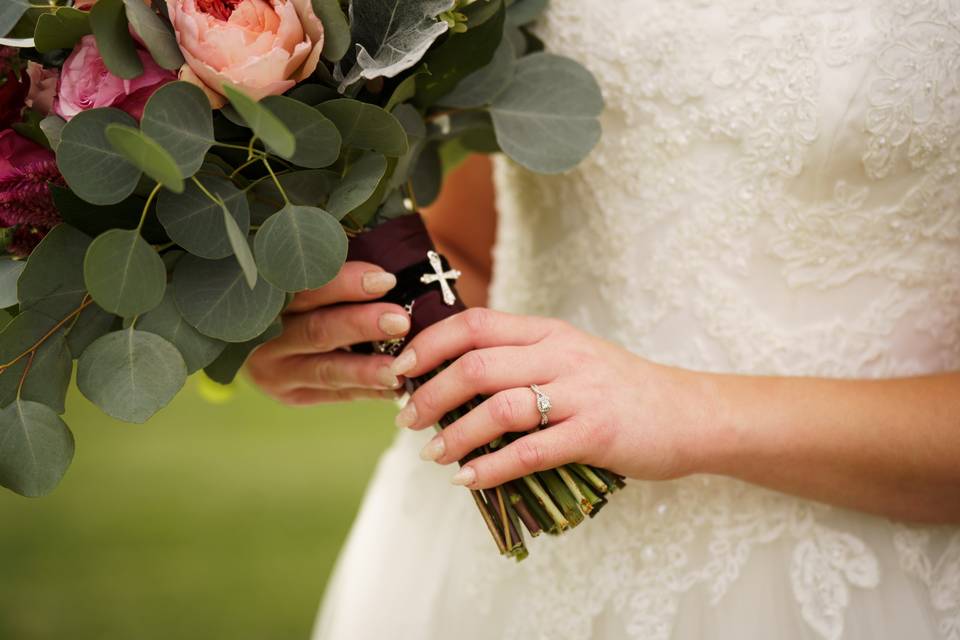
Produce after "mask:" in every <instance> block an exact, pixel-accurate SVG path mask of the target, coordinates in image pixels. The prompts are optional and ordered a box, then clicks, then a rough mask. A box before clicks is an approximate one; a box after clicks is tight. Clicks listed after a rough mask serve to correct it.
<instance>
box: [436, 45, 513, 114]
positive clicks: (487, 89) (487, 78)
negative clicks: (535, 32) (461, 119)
mask: <svg viewBox="0 0 960 640" xmlns="http://www.w3.org/2000/svg"><path fill="white" fill-rule="evenodd" d="M515 59H516V55H515V54H514V52H513V45H511V44H510V41H509V40H508V39H506V38H504V39H503V40H501V41H500V45H499V46H498V47H497V50H496V51H495V52H494V54H493V59H492V60H491V61H490V63H489V64H488V65H486V66H485V67H481V68H480V69H478V70H476V71H474V72H473V73H471V74H470V75H468V76H467V77H466V78H464V79H463V80H461V81H460V82H459V83H457V86H456V87H455V88H454V89H453V91H451V92H450V93H448V94H447V95H445V96H443V97H442V98H440V99H439V100H438V101H437V103H438V104H441V105H443V106H446V107H455V108H458V109H473V108H476V107H482V106H484V105H487V104H490V103H491V102H492V101H493V100H494V98H496V97H497V95H498V94H499V93H500V92H501V91H503V89H504V87H506V86H507V84H508V83H509V82H510V80H511V78H513V72H514V60H515Z"/></svg>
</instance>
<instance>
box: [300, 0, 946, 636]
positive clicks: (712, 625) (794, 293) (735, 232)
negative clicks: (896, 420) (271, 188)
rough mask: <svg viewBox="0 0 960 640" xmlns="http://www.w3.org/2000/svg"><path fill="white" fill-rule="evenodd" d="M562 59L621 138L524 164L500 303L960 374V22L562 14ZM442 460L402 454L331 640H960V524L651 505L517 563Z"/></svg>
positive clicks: (334, 603) (726, 356)
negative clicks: (530, 167)
mask: <svg viewBox="0 0 960 640" xmlns="http://www.w3.org/2000/svg"><path fill="white" fill-rule="evenodd" d="M537 33H538V34H539V35H540V36H541V37H542V38H543V39H544V40H545V42H546V44H547V47H548V48H549V49H550V50H551V51H553V52H556V53H560V54H563V55H567V56H571V57H573V58H575V59H577V60H579V61H581V62H582V63H583V64H585V65H586V66H587V67H589V68H590V69H591V71H593V73H594V74H595V75H596V77H597V78H598V80H599V83H600V85H601V88H602V90H603V93H604V97H605V101H606V110H605V112H604V114H603V117H602V124H603V139H602V141H601V142H600V144H599V146H598V148H596V149H595V150H594V152H593V153H592V154H591V155H590V157H589V158H588V159H587V160H586V161H585V162H584V163H583V164H582V165H581V166H580V167H578V168H577V169H576V170H574V171H572V172H570V173H569V174H567V175H563V176H552V177H544V176H536V175H532V174H531V173H529V172H527V171H524V170H522V169H521V168H519V167H518V166H516V165H513V164H511V163H510V162H508V161H507V160H504V159H498V160H497V163H496V171H495V174H496V175H495V179H496V186H497V191H498V208H499V214H500V219H499V227H498V238H497V243H496V247H495V276H494V280H493V284H492V289H491V306H492V307H494V308H498V309H502V310H506V311H510V312H516V313H525V314H537V315H544V316H554V317H560V318H565V319H567V320H569V321H571V322H572V323H574V324H576V325H578V326H579V327H581V328H583V329H585V330H587V331H589V332H592V333H594V334H597V335H601V336H604V337H606V338H609V339H612V340H615V341H617V342H619V343H620V344H622V345H623V346H625V347H626V348H628V349H630V350H632V351H634V352H636V353H638V354H642V355H643V356H645V357H647V358H650V359H652V360H655V361H657V362H662V363H667V364H672V365H677V366H682V367H688V368H691V369H697V370H706V371H727V372H737V373H744V374H773V375H804V376H822V377H841V378H842V377H847V378H852V377H862V378H881V377H891V376H909V375H915V374H922V373H933V372H942V371H948V370H956V369H958V368H960V0H593V1H591V2H584V1H583V0H553V1H552V3H551V5H550V8H549V9H548V10H547V13H546V14H545V16H544V18H543V19H542V20H541V23H540V25H539V26H538V27H537ZM430 435H431V433H427V432H402V433H399V434H398V436H397V439H396V441H395V442H394V444H393V445H392V446H391V447H390V449H389V450H388V451H387V452H386V453H384V454H383V456H382V458H381V460H380V462H379V466H378V468H377V470H376V473H375V475H374V477H373V479H372V481H371V483H370V485H369V488H368V491H367V495H366V498H365V500H364V503H363V505H362V508H361V510H360V513H359V515H358V516H357V519H356V522H355V524H354V526H353V530H352V532H351V534H350V537H349V540H348V542H347V544H346V547H345V548H344V550H343V552H342V555H341V557H340V560H339V562H338V565H337V567H336V570H335V574H334V576H333V578H332V579H331V582H330V584H329V587H328V591H327V595H326V598H325V602H324V605H323V607H322V609H321V614H320V617H319V619H318V623H317V627H316V635H315V637H316V638H317V639H319V640H366V639H368V638H377V639H381V638H401V639H407V638H409V639H415V640H432V639H440V638H445V639H448V638H456V639H457V640H473V639H477V640H480V639H483V640H487V639H500V638H505V639H521V638H522V639H525V640H528V639H534V638H551V639H554V640H566V639H570V640H573V639H578V640H579V639H588V638H589V639H597V640H601V639H602V640H613V639H617V640H621V639H630V640H659V639H666V638H681V639H701V638H704V639H713V638H722V639H730V640H734V639H735V640H743V639H749V638H765V639H772V638H777V639H788V640H793V639H811V640H816V639H828V640H833V639H838V638H855V639H870V640H876V639H878V638H882V639H887V638H896V639H903V640H918V639H928V638H941V639H946V640H960V528H958V527H950V526H939V527H937V526H915V525H908V524H903V523H897V522H892V521H890V520H888V519H885V518H881V517H876V516H872V515H866V514H863V513H858V512H854V511H849V510H845V509H840V508H835V507H829V506H826V505H823V504H819V503H814V502H810V501H807V500H802V499H798V498H794V497H791V496H787V495H783V494H779V493H776V492H773V491H770V490H766V489H763V488H760V487H757V486H753V485H748V484H745V483H742V482H738V481H735V480H732V479H728V478H722V477H708V476H695V477H690V478H685V479H681V480H677V481H671V482H642V481H638V480H632V481H628V485H627V489H626V490H624V491H622V492H620V493H617V494H615V495H614V496H613V497H612V499H611V501H610V503H609V504H608V505H607V506H606V507H605V508H604V511H603V512H602V513H601V514H600V515H599V516H598V517H597V518H596V519H595V520H592V521H589V522H586V523H584V524H583V525H581V526H580V527H578V528H576V529H574V530H572V531H570V532H568V533H565V534H563V535H562V536H560V537H550V536H540V537H538V538H536V539H533V540H530V541H529V547H530V557H529V559H527V560H525V561H523V562H521V563H519V564H517V563H514V562H513V561H511V560H507V559H504V558H501V557H500V556H499V555H498V554H497V551H496V548H495V546H494V544H493V541H492V540H491V539H490V536H489V533H488V532H487V531H486V529H485V527H484V524H483V522H482V520H481V519H480V516H479V515H478V513H477V512H476V507H475V506H474V504H473V501H472V500H471V498H470V496H469V495H468V494H467V492H466V491H464V490H463V489H460V488H454V487H451V485H449V484H448V479H449V477H450V476H451V475H452V474H453V471H454V468H453V467H440V466H438V465H436V464H433V463H424V462H422V461H421V460H420V459H419V458H418V457H417V452H418V450H419V448H420V447H421V446H422V445H423V443H424V442H426V440H427V439H428V438H429V437H430ZM958 464H960V461H958ZM957 499H958V500H960V496H957Z"/></svg>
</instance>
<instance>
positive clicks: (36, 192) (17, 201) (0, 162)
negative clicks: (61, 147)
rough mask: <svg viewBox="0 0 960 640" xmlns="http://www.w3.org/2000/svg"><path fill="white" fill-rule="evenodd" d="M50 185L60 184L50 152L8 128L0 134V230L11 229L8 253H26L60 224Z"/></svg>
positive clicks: (61, 182)
mask: <svg viewBox="0 0 960 640" xmlns="http://www.w3.org/2000/svg"><path fill="white" fill-rule="evenodd" d="M51 182H52V183H55V184H63V178H62V177H61V175H60V171H59V170H58V169H57V161H56V157H55V156H54V154H53V152H52V151H50V150H49V149H46V148H44V147H41V146H40V145H38V144H36V143H35V142H33V141H31V140H28V139H27V138H24V137H23V136H21V135H19V134H17V133H16V132H15V131H13V130H12V129H6V130H4V131H0V227H14V231H13V239H12V241H11V243H10V245H9V246H8V247H7V248H8V249H9V250H10V251H11V252H12V253H15V254H17V255H21V256H23V255H27V254H29V253H30V252H31V251H32V250H33V248H34V247H35V246H37V243H39V242H40V240H42V239H43V237H44V236H45V235H46V234H47V232H48V231H49V230H50V229H52V228H53V227H55V226H56V225H57V224H58V223H59V222H60V215H59V214H58V213H57V208H56V206H54V204H53V197H52V196H51V195H50V183H51Z"/></svg>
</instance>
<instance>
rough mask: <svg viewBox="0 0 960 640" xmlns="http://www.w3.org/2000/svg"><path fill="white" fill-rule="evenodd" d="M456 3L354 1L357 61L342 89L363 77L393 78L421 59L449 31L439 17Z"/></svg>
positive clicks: (437, 0)
mask: <svg viewBox="0 0 960 640" xmlns="http://www.w3.org/2000/svg"><path fill="white" fill-rule="evenodd" d="M454 4H455V2H454V0H422V1H421V2H409V1H408V0H353V1H352V2H351V3H350V29H351V32H352V36H353V41H354V42H355V43H356V47H357V50H356V62H355V64H354V65H353V67H352V68H351V69H350V70H349V71H348V72H347V73H346V75H345V76H344V78H343V81H342V82H341V83H340V90H341V91H343V90H344V89H345V88H346V87H347V86H349V85H351V84H353V83H354V82H356V81H357V80H359V79H361V78H366V79H368V80H372V79H373V78H379V77H388V78H392V77H393V76H395V75H397V74H398V73H400V72H401V71H404V70H406V69H409V68H410V67H412V66H413V65H415V64H417V63H418V62H420V60H421V59H422V58H423V54H424V53H426V51H427V49H429V48H430V45H432V44H433V42H434V41H435V40H436V39H437V38H438V37H440V36H441V35H443V34H444V33H445V32H446V31H447V23H446V22H443V21H442V20H437V16H439V15H440V14H441V13H443V12H444V11H448V10H450V9H452V8H453V6H454Z"/></svg>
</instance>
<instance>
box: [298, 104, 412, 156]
mask: <svg viewBox="0 0 960 640" xmlns="http://www.w3.org/2000/svg"><path fill="white" fill-rule="evenodd" d="M316 108H317V109H319V110H320V113H322V114H323V115H325V116H326V117H327V118H329V119H330V120H331V121H333V124H335V125H336V126H337V129H339V130H340V137H341V139H342V141H343V146H345V147H356V148H357V149H368V150H370V151H376V152H378V153H382V154H383V155H385V156H389V157H392V158H397V157H400V156H402V155H403V154H404V153H406V151H407V134H406V133H405V132H404V130H403V126H401V125H400V122H399V121H398V120H397V119H396V118H395V117H393V115H391V114H390V113H388V112H387V111H384V110H383V109H381V108H380V107H377V106H375V105H372V104H367V103H366V102H360V101H359V100H353V99H351V98H338V99H337V100H328V101H327V102H324V103H321V104H319V105H317V107H316Z"/></svg>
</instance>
